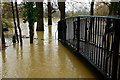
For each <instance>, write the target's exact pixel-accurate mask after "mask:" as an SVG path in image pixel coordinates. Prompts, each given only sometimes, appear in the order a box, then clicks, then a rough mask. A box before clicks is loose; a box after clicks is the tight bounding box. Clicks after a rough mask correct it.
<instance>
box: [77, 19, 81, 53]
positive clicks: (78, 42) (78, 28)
mask: <svg viewBox="0 0 120 80" xmlns="http://www.w3.org/2000/svg"><path fill="white" fill-rule="evenodd" d="M77 34H78V35H77V52H78V53H79V49H80V17H78V18H77Z"/></svg>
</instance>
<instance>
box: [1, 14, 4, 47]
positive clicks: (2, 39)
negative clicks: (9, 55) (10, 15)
mask: <svg viewBox="0 0 120 80" xmlns="http://www.w3.org/2000/svg"><path fill="white" fill-rule="evenodd" d="M0 29H1V33H2V35H1V34H0V37H1V41H2V49H4V48H5V37H4V33H3V26H2V19H1V13H0Z"/></svg>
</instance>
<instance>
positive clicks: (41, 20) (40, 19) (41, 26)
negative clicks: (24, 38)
mask: <svg viewBox="0 0 120 80" xmlns="http://www.w3.org/2000/svg"><path fill="white" fill-rule="evenodd" d="M36 6H37V8H38V9H39V11H38V17H37V31H44V18H43V16H44V14H43V2H36Z"/></svg>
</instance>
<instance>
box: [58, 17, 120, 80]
mask: <svg viewBox="0 0 120 80" xmlns="http://www.w3.org/2000/svg"><path fill="white" fill-rule="evenodd" d="M58 38H59V40H60V41H61V42H62V43H63V44H65V45H67V46H69V47H71V48H72V50H74V51H75V52H77V54H81V55H82V56H84V57H85V58H86V59H87V60H88V61H89V62H90V63H91V64H92V65H93V66H95V67H96V68H97V69H98V71H100V72H101V73H102V74H103V75H104V76H105V78H107V79H110V80H111V79H112V80H120V56H119V52H120V49H119V48H120V47H119V44H120V43H119V41H120V18H118V17H107V16H79V17H70V18H66V19H64V20H61V21H59V22H58Z"/></svg>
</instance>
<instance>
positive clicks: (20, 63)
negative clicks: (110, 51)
mask: <svg viewBox="0 0 120 80" xmlns="http://www.w3.org/2000/svg"><path fill="white" fill-rule="evenodd" d="M55 24H56V23H55V22H54V25H52V26H45V27H44V29H45V31H44V32H43V31H42V32H36V31H35V34H34V37H35V38H37V39H34V43H33V44H30V43H29V39H27V38H24V39H23V47H20V46H19V44H13V45H12V46H9V47H8V48H7V49H6V50H5V51H2V61H3V62H2V64H3V67H2V71H3V74H2V75H3V77H7V78H9V77H10V78H94V77H95V75H94V74H93V73H92V72H91V71H90V70H89V69H88V68H87V67H86V66H85V65H84V64H83V63H82V62H81V61H80V60H79V59H77V58H76V57H75V56H74V55H73V54H72V53H71V52H70V51H69V50H68V49H67V48H65V47H64V46H63V45H62V44H61V43H60V42H59V41H58V40H56V39H55V35H56V34H55V33H56V32H57V25H55ZM26 25H27V24H26ZM26 25H24V26H23V27H22V29H23V34H25V35H27V33H28V32H27V30H28V28H26ZM35 25H36V24H35ZM35 28H36V27H35Z"/></svg>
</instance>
